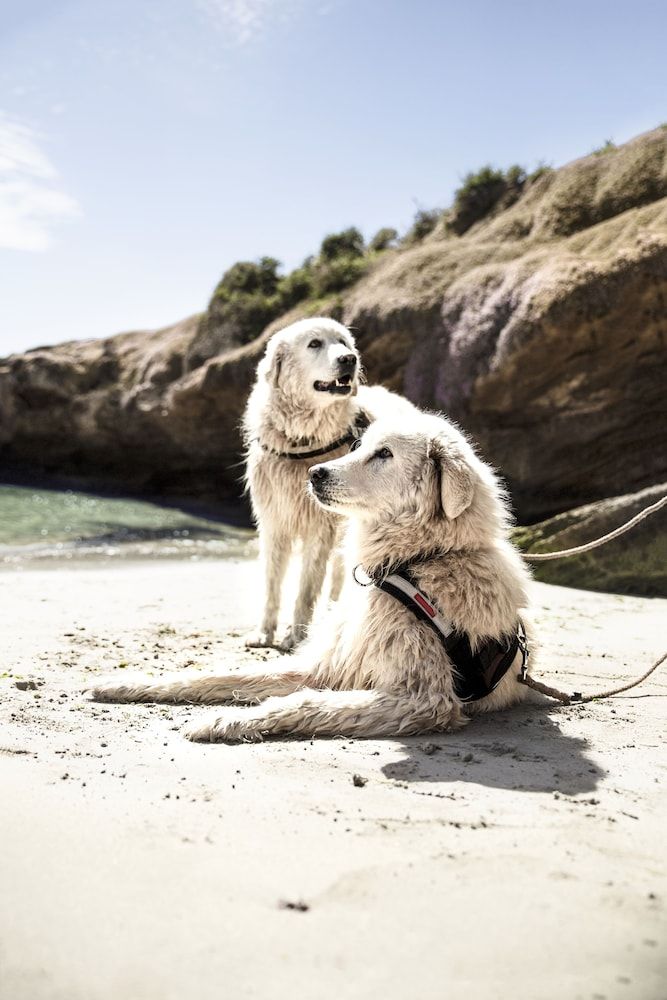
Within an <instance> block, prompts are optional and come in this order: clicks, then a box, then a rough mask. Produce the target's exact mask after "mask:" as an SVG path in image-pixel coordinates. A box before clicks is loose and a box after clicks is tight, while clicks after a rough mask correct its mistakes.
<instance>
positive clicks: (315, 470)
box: [308, 465, 329, 486]
mask: <svg viewBox="0 0 667 1000" xmlns="http://www.w3.org/2000/svg"><path fill="white" fill-rule="evenodd" d="M308 475H309V477H310V481H311V483H312V484H313V486H316V485H317V484H318V483H323V482H324V480H325V479H326V478H327V477H328V475H329V470H328V469H327V468H326V466H324V465H314V466H313V467H312V469H311V470H310V472H309V473H308Z"/></svg>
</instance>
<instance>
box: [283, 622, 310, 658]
mask: <svg viewBox="0 0 667 1000" xmlns="http://www.w3.org/2000/svg"><path fill="white" fill-rule="evenodd" d="M305 638H306V629H305V628H304V627H303V626H302V625H298V626H294V625H293V626H292V627H291V628H289V629H288V630H287V632H286V634H285V637H284V638H283V639H282V640H281V642H280V643H279V644H278V649H282V651H283V653H291V652H292V651H293V650H295V649H296V647H297V646H298V645H299V644H300V643H301V642H303V640H304V639H305Z"/></svg>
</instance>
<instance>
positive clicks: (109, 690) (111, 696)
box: [83, 684, 130, 702]
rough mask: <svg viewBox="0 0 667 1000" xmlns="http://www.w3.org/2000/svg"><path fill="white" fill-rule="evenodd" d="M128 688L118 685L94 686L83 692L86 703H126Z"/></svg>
mask: <svg viewBox="0 0 667 1000" xmlns="http://www.w3.org/2000/svg"><path fill="white" fill-rule="evenodd" d="M129 693H130V692H129V688H127V687H124V686H119V685H118V684H96V685H95V686H94V687H90V688H86V690H85V691H84V692H83V694H84V697H85V698H86V699H87V701H107V702H114V701H127V700H128V695H129Z"/></svg>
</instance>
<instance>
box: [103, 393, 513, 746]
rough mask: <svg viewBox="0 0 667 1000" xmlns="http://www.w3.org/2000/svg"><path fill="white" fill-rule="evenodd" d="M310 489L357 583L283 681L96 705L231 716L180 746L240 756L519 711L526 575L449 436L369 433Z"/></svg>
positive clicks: (470, 454) (193, 685) (129, 687)
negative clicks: (233, 748)
mask: <svg viewBox="0 0 667 1000" xmlns="http://www.w3.org/2000/svg"><path fill="white" fill-rule="evenodd" d="M310 483H311V486H310V489H311V492H312V493H313V495H314V497H315V498H316V500H317V502H318V504H319V505H320V506H321V508H322V509H323V510H324V511H327V512H328V511H335V512H337V513H339V514H342V515H344V516H345V517H346V518H347V519H348V521H349V531H348V537H347V546H348V553H349V558H350V565H351V566H356V569H355V574H356V576H355V579H352V577H351V576H350V577H348V579H347V580H346V586H345V590H344V592H343V594H342V595H341V600H340V601H339V602H338V604H336V605H332V606H331V607H330V608H329V609H328V611H327V613H326V617H325V618H324V620H322V621H320V622H318V624H317V627H316V629H314V630H313V634H312V637H311V638H310V639H309V641H308V642H307V644H306V645H305V646H304V647H303V648H302V649H301V650H300V651H299V652H298V653H297V654H296V656H295V658H294V660H293V661H291V662H290V665H289V669H287V670H283V671H277V672H274V673H266V672H264V673H259V672H258V673H239V672H236V673H228V674H221V675H220V676H215V677H196V678H188V679H186V678H180V679H176V680H174V681H172V682H169V681H165V682H157V683H143V682H138V683H136V684H134V683H128V684H125V685H122V686H118V685H115V684H114V685H108V686H100V687H96V688H95V689H94V690H93V692H92V695H93V697H94V698H96V699H97V700H100V701H122V702H131V701H156V702H157V701H159V702H180V703H200V704H214V703H224V702H231V703H233V705H232V707H227V708H223V709H222V710H218V712H217V714H216V715H215V716H214V717H213V718H211V719H208V720H207V721H198V722H196V723H195V724H194V725H192V726H191V727H190V728H189V729H188V731H187V735H188V736H189V738H190V739H193V740H198V741H206V742H208V741H211V742H218V741H220V742H221V741H225V742H233V741H245V740H260V739H263V738H264V737H272V736H273V737H275V736H301V737H311V736H366V737H372V736H398V735H404V734H414V733H426V732H433V731H442V730H450V729H455V728H456V727H458V726H460V725H462V724H463V723H464V722H465V721H466V718H467V716H469V715H471V714H475V713H479V712H486V711H491V710H494V709H500V708H506V707H508V706H510V705H512V704H514V703H516V702H519V701H521V700H522V699H523V698H525V697H526V696H527V694H528V688H527V687H526V686H525V685H523V684H521V683H520V678H521V676H522V673H523V672H524V671H525V654H526V642H525V635H524V632H523V625H522V623H521V620H520V613H521V609H522V608H523V607H524V606H525V604H526V585H527V583H528V579H529V576H528V572H527V570H526V568H525V566H524V563H523V561H522V559H521V557H520V555H519V554H518V552H517V551H516V550H515V549H514V548H513V546H512V545H511V543H510V542H509V540H508V537H507V535H508V522H509V518H508V513H507V505H506V501H505V497H504V494H503V491H502V489H501V488H500V486H499V484H498V481H497V479H496V477H495V475H494V473H493V472H492V471H491V469H490V468H489V467H488V466H487V465H485V464H484V463H483V462H482V461H481V460H480V459H479V458H478V457H477V456H476V454H475V452H474V450H473V448H472V447H471V446H470V444H469V443H468V441H467V440H466V439H465V437H464V436H463V434H461V432H460V431H459V430H458V429H457V428H455V427H454V426H452V424H450V423H449V422H448V421H446V420H444V419H442V418H440V417H436V416H429V415H426V414H421V413H418V412H416V411H415V412H413V413H412V414H411V415H410V419H409V420H408V419H405V418H403V419H402V420H401V421H400V422H398V423H397V422H396V421H386V420H378V421H377V422H375V423H373V424H372V425H371V426H370V427H369V429H368V430H367V431H366V432H365V434H364V436H363V439H362V440H361V441H360V442H359V443H358V445H355V447H354V449H353V450H352V451H351V452H350V453H349V454H348V455H346V456H344V457H342V458H339V459H337V460H335V461H331V462H327V463H324V464H321V465H318V466H315V467H314V468H312V469H311V471H310ZM357 580H359V581H360V582H361V583H362V584H363V586H359V585H358V583H357V582H356V581H357ZM417 606H419V609H418V608H417ZM420 611H421V614H420V613H419V612H420ZM240 703H246V705H247V706H248V707H238V706H239V704H240Z"/></svg>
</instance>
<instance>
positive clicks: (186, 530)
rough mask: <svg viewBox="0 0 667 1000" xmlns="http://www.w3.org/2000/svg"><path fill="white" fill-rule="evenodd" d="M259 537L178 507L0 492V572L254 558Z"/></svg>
mask: <svg viewBox="0 0 667 1000" xmlns="http://www.w3.org/2000/svg"><path fill="white" fill-rule="evenodd" d="M256 551H257V547H256V541H255V536H254V533H253V532H252V531H250V530H248V529H244V528H236V527H232V526H230V525H228V524H225V523H224V522H222V521H217V520H214V519H212V518H209V517H202V516H200V515H197V514H193V513H189V512H188V511H185V510H182V509H179V508H177V507H164V506H162V505H161V504H157V503H151V502H149V501H146V500H136V499H133V498H125V497H104V496H96V495H94V494H92V493H83V492H78V491H76V490H44V489H35V488H32V487H26V486H0V565H5V566H12V565H14V566H21V565H24V564H26V563H29V562H33V561H39V562H48V561H51V560H56V559H57V560H62V559H71V560H79V559H91V558H94V559H100V558H101V559H128V558H135V559H150V558H186V559H201V558H207V557H208V558H210V557H213V558H218V559H219V558H225V557H236V558H238V557H243V556H253V555H255V554H256Z"/></svg>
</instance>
